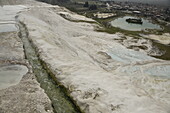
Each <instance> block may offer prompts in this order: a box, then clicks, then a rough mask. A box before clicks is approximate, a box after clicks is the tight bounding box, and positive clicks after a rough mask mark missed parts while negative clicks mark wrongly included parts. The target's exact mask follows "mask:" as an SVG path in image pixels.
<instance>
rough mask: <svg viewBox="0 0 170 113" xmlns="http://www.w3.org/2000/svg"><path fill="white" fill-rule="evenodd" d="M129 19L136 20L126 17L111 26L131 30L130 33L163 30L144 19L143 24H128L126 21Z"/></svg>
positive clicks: (114, 21)
mask: <svg viewBox="0 0 170 113" xmlns="http://www.w3.org/2000/svg"><path fill="white" fill-rule="evenodd" d="M128 18H135V17H132V16H124V17H121V18H118V19H115V20H113V21H111V25H112V26H113V27H119V28H121V29H124V30H129V31H141V30H145V29H158V30H161V27H160V26H159V25H157V24H153V23H151V22H149V20H146V19H143V18H142V21H143V24H134V23H128V22H126V19H128Z"/></svg>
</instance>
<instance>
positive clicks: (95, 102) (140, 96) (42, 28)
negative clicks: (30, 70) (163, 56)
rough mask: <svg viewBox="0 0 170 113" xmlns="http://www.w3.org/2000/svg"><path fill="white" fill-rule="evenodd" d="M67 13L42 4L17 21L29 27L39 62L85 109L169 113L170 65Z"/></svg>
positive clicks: (90, 112)
mask: <svg viewBox="0 0 170 113" xmlns="http://www.w3.org/2000/svg"><path fill="white" fill-rule="evenodd" d="M63 11H66V10H63V8H60V7H59V6H51V5H48V4H43V5H42V6H41V7H31V8H30V10H29V11H26V12H23V13H21V14H20V15H19V17H18V19H19V21H21V22H23V23H24V24H25V25H26V26H27V29H28V32H29V40H31V42H32V43H33V45H34V46H35V47H36V49H37V52H38V54H39V58H40V59H41V60H42V62H44V63H45V64H46V66H47V68H48V69H50V72H51V73H53V74H54V75H55V77H56V79H57V80H58V81H59V82H60V84H62V85H63V86H65V87H66V88H67V89H69V91H70V95H71V96H72V97H73V99H74V100H75V101H76V102H77V104H78V105H79V106H80V108H81V109H82V110H83V111H85V112H86V113H100V112H102V113H144V112H145V113H168V112H169V111H170V109H169V105H170V100H169V97H170V95H169V92H170V89H169V87H170V79H169V70H170V69H169V68H170V67H169V65H170V62H169V61H164V60H159V59H156V58H153V57H150V56H148V55H147V54H146V53H145V52H142V51H134V50H130V49H127V48H126V47H125V46H123V45H122V44H120V43H119V42H117V41H115V39H118V38H121V37H120V36H119V35H117V34H107V33H100V32H95V31H94V25H92V24H89V23H82V22H79V23H76V22H70V21H68V20H66V19H64V18H63V17H61V16H60V15H59V12H63ZM66 12H67V11H66ZM67 13H69V12H67ZM73 16H74V15H73ZM76 19H77V16H76ZM80 20H81V18H80Z"/></svg>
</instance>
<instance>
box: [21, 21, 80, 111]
mask: <svg viewBox="0 0 170 113" xmlns="http://www.w3.org/2000/svg"><path fill="white" fill-rule="evenodd" d="M19 28H20V33H19V36H20V37H21V39H22V41H23V44H24V49H25V56H26V58H27V59H28V60H29V62H30V64H31V65H32V68H33V72H34V74H35V75H36V77H37V80H38V82H39V83H40V86H41V87H42V88H43V89H44V90H45V93H46V94H47V95H48V97H49V98H50V100H51V101H52V106H53V108H54V112H55V113H81V111H80V110H79V108H78V107H77V106H76V105H75V104H74V103H73V100H72V99H71V98H70V97H69V96H68V95H67V92H66V90H65V89H64V88H63V87H61V86H59V85H58V84H57V83H56V81H54V80H53V79H52V77H51V74H49V73H48V72H47V70H46V69H45V68H44V67H43V66H42V63H41V61H40V60H39V58H38V55H37V53H36V51H35V48H34V47H33V45H32V43H30V41H29V39H28V32H27V29H26V27H25V25H24V24H22V23H19Z"/></svg>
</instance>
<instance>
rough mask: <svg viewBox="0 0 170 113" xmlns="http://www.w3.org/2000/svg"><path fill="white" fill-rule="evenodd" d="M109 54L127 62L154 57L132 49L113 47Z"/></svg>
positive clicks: (117, 59) (116, 59)
mask: <svg viewBox="0 0 170 113" xmlns="http://www.w3.org/2000/svg"><path fill="white" fill-rule="evenodd" d="M107 54H108V55H110V56H111V57H112V59H113V60H115V61H118V62H122V63H125V64H130V63H133V62H140V61H147V60H153V59H154V58H152V57H150V56H147V55H146V54H143V53H141V52H138V51H134V50H130V49H117V48H112V49H110V50H109V51H108V52H107Z"/></svg>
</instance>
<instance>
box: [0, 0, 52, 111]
mask: <svg viewBox="0 0 170 113" xmlns="http://www.w3.org/2000/svg"><path fill="white" fill-rule="evenodd" d="M3 3H4V4H8V5H10V4H15V2H14V1H3V0H2V1H0V4H1V5H3ZM10 10H12V9H11V8H9V9H8V11H7V12H8V13H10V14H9V15H7V16H12V17H14V18H13V20H12V21H13V22H14V23H13V25H14V26H15V24H16V22H15V16H16V15H17V14H16V13H17V12H15V11H14V10H13V11H14V13H13V14H12V13H11V12H10ZM0 11H2V10H0ZM1 14H2V13H1ZM3 18H4V19H5V17H4V16H3ZM4 19H3V21H5V20H4ZM6 19H9V18H6ZM6 22H7V23H8V22H9V21H6ZM10 22H11V21H10ZM2 24H3V25H5V24H4V23H2V18H1V19H0V25H2ZM5 26H6V25H5ZM0 27H2V26H0ZM6 27H11V26H6ZM3 30H4V29H3ZM3 30H1V29H0V40H1V41H0V48H1V49H0V113H53V108H52V106H51V101H50V99H49V98H48V97H47V95H46V94H45V92H44V90H43V89H41V87H40V84H39V83H38V82H37V81H36V78H35V76H34V74H33V73H32V68H31V66H30V64H29V63H28V61H27V60H26V59H25V55H24V49H23V43H22V41H21V39H20V38H19V37H18V29H17V27H16V29H14V30H12V31H11V30H5V31H3Z"/></svg>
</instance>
